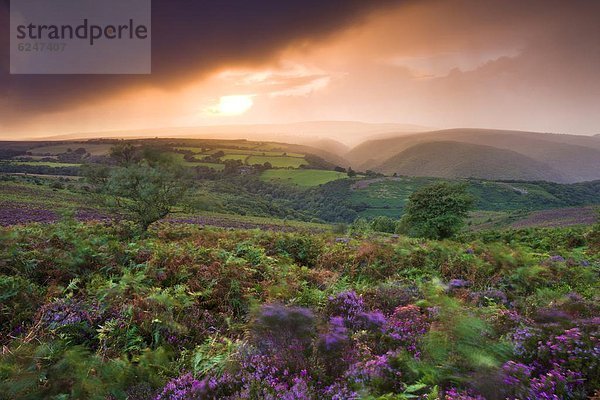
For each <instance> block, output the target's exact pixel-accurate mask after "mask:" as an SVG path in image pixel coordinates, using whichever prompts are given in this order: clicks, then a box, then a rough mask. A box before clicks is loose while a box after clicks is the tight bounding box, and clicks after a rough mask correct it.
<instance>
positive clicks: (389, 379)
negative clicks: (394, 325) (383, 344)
mask: <svg viewBox="0 0 600 400" xmlns="http://www.w3.org/2000/svg"><path fill="white" fill-rule="evenodd" d="M395 356H396V354H395V353H394V352H391V351H390V352H388V353H386V354H383V355H380V356H374V357H373V358H370V359H367V360H365V361H359V362H357V363H355V364H353V365H352V366H351V367H350V369H349V370H348V371H347V372H346V378H347V379H348V380H349V381H350V382H352V383H353V384H355V385H358V386H370V387H374V388H376V389H377V390H379V391H381V392H383V393H385V392H393V391H401V390H402V389H403V388H404V383H403V381H402V372H401V371H400V370H399V369H398V368H395V367H394V366H393V365H392V362H391V361H392V359H393V358H394V357H395Z"/></svg>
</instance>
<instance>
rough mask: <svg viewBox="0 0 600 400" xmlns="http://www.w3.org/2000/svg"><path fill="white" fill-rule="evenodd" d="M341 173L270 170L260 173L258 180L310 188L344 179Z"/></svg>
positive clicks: (310, 170)
mask: <svg viewBox="0 0 600 400" xmlns="http://www.w3.org/2000/svg"><path fill="white" fill-rule="evenodd" d="M346 177H347V175H346V174H345V173H343V172H336V171H324V170H317V169H270V170H267V171H265V172H263V173H262V175H261V176H260V179H261V180H263V181H267V182H277V183H285V184H291V185H297V186H304V187H311V186H318V185H322V184H325V183H327V182H331V181H334V180H337V179H344V178H346Z"/></svg>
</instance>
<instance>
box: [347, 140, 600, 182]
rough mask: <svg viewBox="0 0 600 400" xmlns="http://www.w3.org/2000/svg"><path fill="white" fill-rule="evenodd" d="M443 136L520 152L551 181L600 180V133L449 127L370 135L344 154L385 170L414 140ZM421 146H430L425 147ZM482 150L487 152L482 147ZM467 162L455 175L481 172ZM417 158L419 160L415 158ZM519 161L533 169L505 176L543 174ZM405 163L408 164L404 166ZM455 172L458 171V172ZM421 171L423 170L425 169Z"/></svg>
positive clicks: (357, 162) (353, 161)
mask: <svg viewBox="0 0 600 400" xmlns="http://www.w3.org/2000/svg"><path fill="white" fill-rule="evenodd" d="M441 141H444V142H459V143H465V144H472V145H480V146H489V147H492V148H496V149H499V150H508V151H511V152H515V153H518V154H520V155H522V156H524V157H526V158H528V159H530V161H531V160H533V161H536V162H537V163H538V164H537V165H538V167H539V165H544V166H545V168H546V169H547V170H548V171H550V174H549V175H548V174H545V176H546V179H547V180H549V181H553V182H583V181H591V180H595V179H600V137H598V136H579V135H563V134H551V133H536V132H521V131H503V130H492V129H448V130H442V131H432V132H422V133H418V134H404V135H398V136H396V137H392V138H387V139H378V140H369V141H366V142H364V143H361V144H360V145H358V146H356V147H354V148H353V149H352V150H350V151H349V152H348V153H347V154H346V155H345V158H346V159H348V160H349V162H350V163H351V165H352V166H353V168H355V169H358V170H363V171H364V170H367V169H371V170H374V171H379V172H386V171H390V170H393V169H394V168H393V165H392V162H398V163H400V162H401V160H400V159H399V158H397V157H395V156H396V155H399V154H400V153H402V152H403V151H405V150H407V149H409V148H411V147H413V146H416V145H420V144H425V143H432V142H441ZM420 149H421V150H423V149H426V150H428V151H429V150H432V148H427V147H425V148H423V147H422V148H420ZM480 150H482V151H483V149H480ZM486 151H487V152H489V151H490V150H489V149H487V150H486ZM424 154H425V153H424ZM477 155H478V153H477V152H471V153H465V154H461V157H467V156H473V157H476V156H477ZM495 155H496V156H497V155H499V153H495ZM417 156H418V154H417V153H411V157H413V158H414V157H417ZM442 156H443V157H445V158H448V157H451V154H446V155H444V154H443V153H440V157H442ZM390 159H391V161H390ZM457 161H458V160H454V161H453V160H447V162H448V163H450V164H452V165H456V162H457ZM469 161H470V159H469V158H467V159H464V160H461V163H463V164H464V165H465V166H463V167H462V168H461V172H460V175H456V176H457V177H469V176H476V175H474V174H475V173H477V171H476V167H475V166H473V168H472V170H471V171H469V170H468V168H467V167H466V165H468V163H469ZM414 162H416V161H415V160H413V163H414ZM402 165H403V164H402ZM520 165H521V168H532V169H531V170H528V171H521V172H519V173H516V172H514V174H513V175H512V176H509V177H507V179H520V178H519V177H520V176H523V175H525V176H537V175H539V173H540V171H539V170H538V167H535V168H534V165H533V164H531V162H529V163H520ZM403 166H404V165H403ZM404 167H405V168H406V166H404ZM508 167H509V166H508V165H507V168H508ZM455 173H458V172H456V171H455ZM423 174H425V173H424V172H423ZM424 176H425V175H424Z"/></svg>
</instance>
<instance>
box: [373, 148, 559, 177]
mask: <svg viewBox="0 0 600 400" xmlns="http://www.w3.org/2000/svg"><path fill="white" fill-rule="evenodd" d="M377 171H380V172H383V173H386V174H394V173H396V174H398V175H406V176H432V177H438V178H458V177H471V178H480V179H490V180H504V179H517V180H527V181H540V180H543V181H548V180H557V181H559V182H566V181H568V179H566V178H565V177H563V176H562V175H561V173H560V172H559V171H555V170H554V169H553V168H551V167H550V166H548V165H546V164H544V163H542V162H539V161H536V160H533V159H531V158H529V157H526V156H524V155H522V154H519V153H517V152H514V151H510V150H504V149H498V148H495V147H491V146H482V145H476V144H469V143H460V142H450V141H441V142H430V143H421V144H417V145H415V146H412V147H410V148H408V149H406V150H404V151H402V152H401V153H399V154H397V155H395V156H393V157H391V158H389V159H388V160H386V161H385V162H384V163H383V164H381V165H379V166H378V167H377Z"/></svg>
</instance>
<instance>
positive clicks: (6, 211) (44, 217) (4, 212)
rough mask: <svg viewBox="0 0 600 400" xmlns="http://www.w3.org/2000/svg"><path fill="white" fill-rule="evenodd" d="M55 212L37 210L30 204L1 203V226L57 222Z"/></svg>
mask: <svg viewBox="0 0 600 400" xmlns="http://www.w3.org/2000/svg"><path fill="white" fill-rule="evenodd" d="M57 220H58V216H57V215H56V213H55V212H54V211H51V210H48V209H42V208H36V207H35V206H33V205H30V204H16V203H4V202H3V203H0V226H10V225H21V224H29V223H32V222H39V223H51V222H56V221H57Z"/></svg>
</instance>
